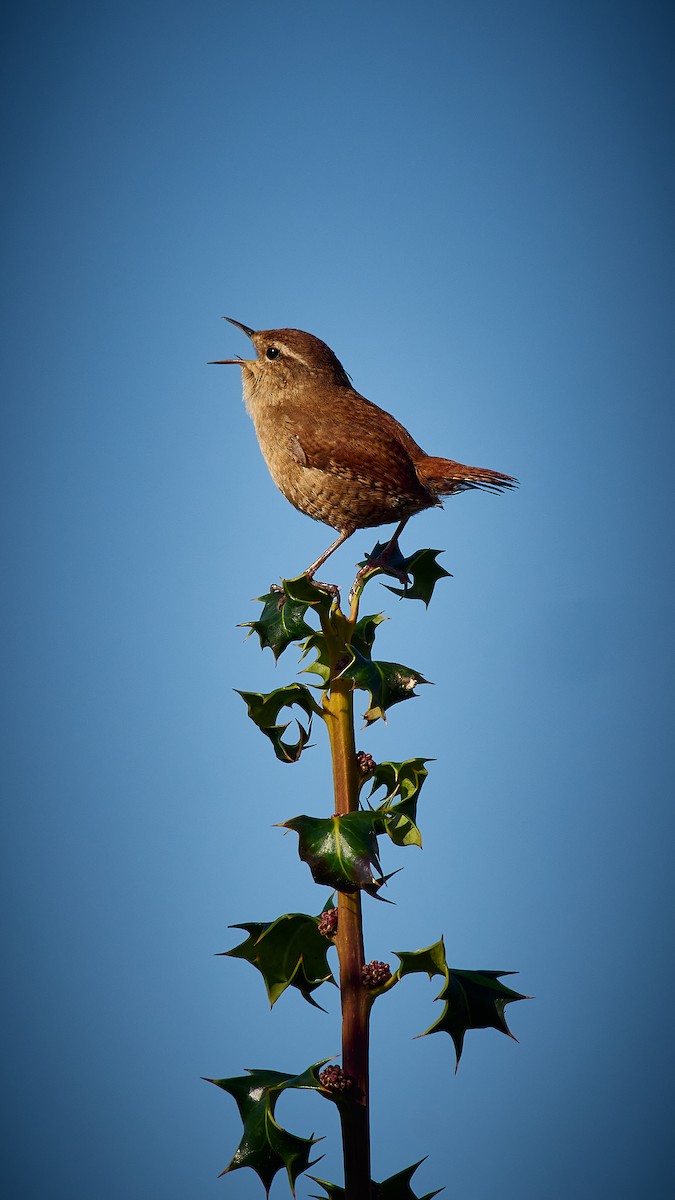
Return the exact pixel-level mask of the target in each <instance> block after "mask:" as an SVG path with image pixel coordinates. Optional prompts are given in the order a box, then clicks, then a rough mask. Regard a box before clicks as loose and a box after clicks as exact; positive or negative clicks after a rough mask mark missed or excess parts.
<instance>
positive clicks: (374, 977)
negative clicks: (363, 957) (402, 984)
mask: <svg viewBox="0 0 675 1200" xmlns="http://www.w3.org/2000/svg"><path fill="white" fill-rule="evenodd" d="M361 979H362V981H363V986H364V987H367V988H379V987H382V984H383V983H386V982H387V980H389V979H391V968H390V966H389V963H386V962H378V961H377V959H373V961H372V962H369V963H366V964H365V966H364V967H363V969H362V971H361Z"/></svg>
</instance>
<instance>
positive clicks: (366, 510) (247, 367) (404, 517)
mask: <svg viewBox="0 0 675 1200" xmlns="http://www.w3.org/2000/svg"><path fill="white" fill-rule="evenodd" d="M225 320H226V321H229V322H230V324H231V325H236V326H237V328H238V329H241V330H243V332H244V333H245V334H246V335H247V336H248V337H249V338H250V339H251V341H252V342H253V345H254V346H255V349H256V351H257V354H258V357H257V358H254V359H244V358H224V359H219V360H218V361H217V363H214V364H211V365H214V366H221V365H222V366H225V365H233V366H237V367H241V372H242V382H243V391H244V401H245V403H246V408H247V411H248V413H249V416H250V417H251V418H252V420H253V424H254V426H255V431H256V434H257V436H258V442H259V444H260V449H261V450H262V453H263V457H264V459H265V462H266V463H267V466H268V468H269V472H270V474H271V476H272V479H273V480H274V482H275V483H276V485H277V487H278V488H279V490H280V491H281V492H282V493H283V494H284V496H285V497H286V499H287V500H290V502H291V504H293V505H294V506H295V508H298V509H300V512H303V513H306V514H307V516H309V517H314V519H315V520H316V521H323V522H324V524H325V525H330V526H331V527H332V528H333V529H336V530H337V531H338V534H339V536H338V537H337V538H336V539H335V541H334V542H332V543H331V545H330V546H329V547H328V549H327V550H326V551H325V552H324V553H323V554H321V555H320V556H319V558H317V560H316V562H313V563H312V564H311V566H309V567H308V568H307V570H306V571H305V572H304V573H305V574H306V575H307V577H308V578H310V579H311V578H312V577H313V575H314V573H315V571H317V570H318V568H319V567H320V566H321V565H322V564H323V563H324V562H325V561H326V559H327V558H328V557H329V555H331V554H332V553H333V551H334V550H337V548H338V546H341V545H342V543H343V542H345V541H346V540H347V538H348V537H350V536H351V534H352V533H354V532H355V530H357V529H370V528H372V527H374V526H376V525H386V524H388V523H389V522H391V521H397V522H398V525H397V528H396V530H395V532H394V534H393V536H392V538H391V539H390V541H389V543H388V544H387V546H386V547H385V549H384V550H383V551H382V554H381V555H380V556H379V557H378V559H377V562H375V561H374V560H371V561H370V565H373V566H374V565H382V566H385V565H386V561H387V558H388V557H390V556H391V554H392V551H393V550H394V548H395V547H396V544H397V539H398V536H399V534H400V533H401V530H402V529H403V527H404V525H405V524H406V522H407V521H408V520H409V519H410V517H412V516H414V514H415V513H418V512H422V511H423V510H424V509H425V508H432V507H434V506H441V500H440V497H441V496H452V495H454V493H455V492H464V491H467V490H470V489H474V488H478V489H481V490H483V491H487V492H501V491H502V490H503V489H504V488H511V487H515V486H516V484H517V480H515V479H513V478H512V477H511V476H510V475H502V474H501V473H500V472H499V471H489V470H485V469H483V468H482V467H466V466H464V465H463V464H462V463H458V462H453V461H452V459H449V458H435V457H432V456H431V455H429V454H425V453H424V450H422V448H421V447H420V446H418V445H417V442H416V441H414V439H413V438H412V437H411V436H410V434H409V433H408V431H407V429H404V427H403V426H402V425H401V424H399V422H398V421H397V420H396V419H395V417H392V416H391V415H390V414H389V413H388V412H385V411H384V409H382V408H378V406H377V405H376V404H373V403H371V401H370V400H366V399H365V397H364V396H360V395H359V393H358V392H357V391H355V389H354V388H353V387H352V384H351V380H350V378H349V376H348V375H347V372H346V371H345V369H344V367H343V366H342V364H341V363H340V362H339V361H338V359H337V358H336V357H335V355H334V354H333V351H332V350H331V349H330V348H329V347H328V346H327V345H326V343H325V342H322V341H321V339H320V338H317V337H314V336H313V335H312V334H311V333H303V331H302V330H301V329H261V330H257V331H256V330H254V329H249V327H248V326H247V325H242V324H241V322H240V321H235V320H233V318H232V317H226V318H225Z"/></svg>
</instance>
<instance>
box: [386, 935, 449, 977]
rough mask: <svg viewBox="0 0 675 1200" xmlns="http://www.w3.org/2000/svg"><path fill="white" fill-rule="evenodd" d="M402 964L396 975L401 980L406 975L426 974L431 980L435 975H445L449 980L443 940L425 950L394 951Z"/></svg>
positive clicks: (426, 947)
mask: <svg viewBox="0 0 675 1200" xmlns="http://www.w3.org/2000/svg"><path fill="white" fill-rule="evenodd" d="M394 953H395V954H396V957H397V958H398V960H399V962H400V966H399V968H398V971H397V972H396V974H397V975H398V977H399V979H402V978H403V976H404V975H414V974H418V973H420V974H425V975H428V976H429V978H430V979H433V977H434V975H443V976H444V977H446V978H447V974H448V964H447V962H446V959H445V945H444V943H443V938H440V939H439V940H438V941H437V942H434V944H433V945H432V946H425V948H424V949H423V950H396V951H394Z"/></svg>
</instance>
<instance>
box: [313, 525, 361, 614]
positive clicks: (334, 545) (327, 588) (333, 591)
mask: <svg viewBox="0 0 675 1200" xmlns="http://www.w3.org/2000/svg"><path fill="white" fill-rule="evenodd" d="M348 537H351V532H350V533H341V534H340V536H339V537H336V539H335V541H334V542H331V544H330V546H329V547H328V549H327V550H325V551H324V553H323V554H321V555H320V556H319V557H318V558H317V560H316V562H313V563H312V564H311V566H309V567H308V568H307V570H306V571H303V572H302V573H303V575H306V576H307V578H308V579H311V580H312V582H313V584H314V586H315V587H318V588H321V589H322V590H323V591H324V592H328V593H329V595H331V596H332V597H333V599H334V600H335V601H337V603H338V604H339V603H340V593H339V591H338V589H337V587H336V585H335V584H334V583H319V580H318V579H315V578H314V574H315V572H316V571H318V569H319V567H321V566H323V564H324V563H325V561H326V559H327V558H330V556H331V554H332V553H333V551H334V550H337V549H338V547H339V546H342V544H343V543H344V542H346V541H347V538H348Z"/></svg>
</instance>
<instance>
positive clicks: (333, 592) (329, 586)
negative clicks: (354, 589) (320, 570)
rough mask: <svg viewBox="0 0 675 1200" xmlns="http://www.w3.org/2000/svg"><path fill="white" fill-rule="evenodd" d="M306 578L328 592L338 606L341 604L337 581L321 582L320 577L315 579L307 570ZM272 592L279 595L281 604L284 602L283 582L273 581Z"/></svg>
mask: <svg viewBox="0 0 675 1200" xmlns="http://www.w3.org/2000/svg"><path fill="white" fill-rule="evenodd" d="M300 578H301V577H300ZM305 579H306V580H307V582H308V583H311V584H312V586H313V587H317V588H320V589H321V591H322V592H326V593H327V595H329V596H330V598H331V600H332V601H333V603H335V604H337V605H338V607H339V606H340V590H339V588H338V586H337V584H336V583H321V582H320V581H319V580H318V579H314V577H313V576H312V575H308V574H307V573H306V572H305ZM270 592H273V593H275V594H276V595H278V596H279V604H280V605H281V604H283V602H284V600H285V599H286V593H285V591H284V587H283V584H281V583H271V584H270Z"/></svg>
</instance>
